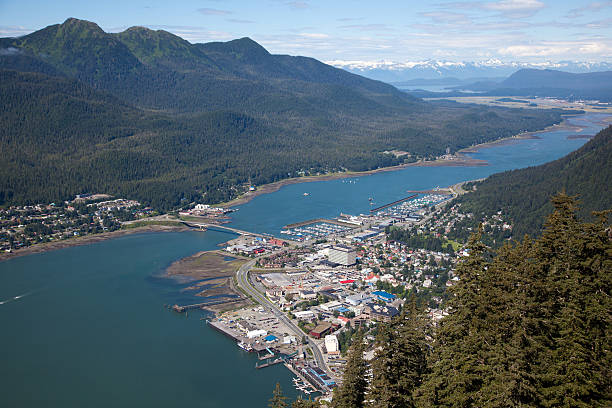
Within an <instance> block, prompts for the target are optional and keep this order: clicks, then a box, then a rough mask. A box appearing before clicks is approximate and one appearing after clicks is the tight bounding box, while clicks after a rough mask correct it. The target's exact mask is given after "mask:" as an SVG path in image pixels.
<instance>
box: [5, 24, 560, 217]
mask: <svg viewBox="0 0 612 408" xmlns="http://www.w3.org/2000/svg"><path fill="white" fill-rule="evenodd" d="M560 114H561V112H559V111H554V110H549V111H536V110H522V109H516V110H514V109H503V108H490V107H482V106H468V105H462V104H456V103H449V102H437V103H430V102H424V101H422V100H420V99H417V98H414V97H412V96H410V95H408V94H406V93H405V92H402V91H400V90H398V89H396V88H395V87H393V86H390V85H388V84H385V83H383V82H379V81H374V80H371V79H367V78H364V77H361V76H358V75H355V74H352V73H349V72H346V71H344V70H341V69H338V68H334V67H332V66H330V65H326V64H323V63H321V62H319V61H317V60H315V59H312V58H306V57H293V56H287V55H272V54H270V53H269V52H268V51H267V50H265V49H264V48H263V47H261V46H260V45H259V44H257V43H256V42H255V41H253V40H251V39H249V38H241V39H237V40H233V41H228V42H223V43H221V42H214V43H208V44H191V43H189V42H187V41H185V40H183V39H182V38H180V37H177V36H175V35H173V34H170V33H168V32H165V31H153V30H150V29H147V28H144V27H132V28H130V29H128V30H126V31H124V32H121V33H114V34H110V33H106V32H104V31H103V30H102V29H100V27H99V26H98V25H96V24H95V23H92V22H89V21H83V20H77V19H72V18H71V19H68V20H66V21H65V22H64V23H63V24H55V25H52V26H49V27H46V28H44V29H42V30H39V31H36V32H34V33H31V34H28V35H26V36H23V37H19V38H2V39H0V151H2V155H0V205H7V204H18V203H32V202H53V201H56V202H57V201H58V200H63V199H67V198H70V197H71V196H73V195H74V194H78V193H84V192H104V193H109V194H113V195H118V196H123V197H128V198H135V199H138V200H139V201H141V202H143V203H147V204H151V205H153V206H155V207H157V208H161V209H170V208H176V207H177V206H180V205H183V204H185V203H190V202H194V201H195V202H207V203H217V202H220V201H225V200H228V199H231V198H233V197H235V196H237V195H239V194H241V193H242V192H244V191H245V188H248V185H250V184H257V185H260V184H264V183H269V182H273V181H277V180H280V179H283V178H287V177H294V176H297V175H301V174H309V173H310V174H312V173H315V174H316V173H322V172H329V171H343V170H368V169H373V168H377V167H383V166H390V165H395V164H400V163H404V162H406V161H414V160H416V159H417V158H419V157H434V156H437V155H440V154H443V153H444V152H445V150H446V149H447V148H448V149H450V150H451V151H456V150H458V149H461V148H463V147H466V146H469V145H472V144H475V143H482V142H486V141H490V140H494V139H498V138H501V137H507V136H511V135H513V134H516V133H519V132H521V131H525V130H536V129H542V128H544V127H546V126H548V125H550V124H552V123H557V122H559V121H560V120H561V116H560ZM393 150H399V151H405V152H410V155H404V156H401V157H397V156H395V155H394V154H391V153H388V152H390V151H393ZM385 152H387V153H385Z"/></svg>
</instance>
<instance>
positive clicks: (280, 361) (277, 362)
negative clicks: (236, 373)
mask: <svg viewBox="0 0 612 408" xmlns="http://www.w3.org/2000/svg"><path fill="white" fill-rule="evenodd" d="M284 362H285V359H284V358H283V357H279V358H277V359H275V360H272V361H268V362H266V363H263V364H255V368H266V367H270V366H272V365H275V364H280V363H284Z"/></svg>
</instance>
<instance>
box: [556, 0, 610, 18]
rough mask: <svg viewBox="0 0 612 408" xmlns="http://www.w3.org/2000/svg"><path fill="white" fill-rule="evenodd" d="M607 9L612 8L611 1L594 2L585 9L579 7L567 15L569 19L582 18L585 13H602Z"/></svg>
mask: <svg viewBox="0 0 612 408" xmlns="http://www.w3.org/2000/svg"><path fill="white" fill-rule="evenodd" d="M607 7H612V1H610V0H608V1H594V2H591V3H589V4H587V5H586V6H584V7H578V8H575V9H572V10H570V11H569V12H568V13H567V17H569V18H577V17H582V16H583V15H584V13H585V12H588V13H594V12H598V11H601V10H602V9H604V8H607Z"/></svg>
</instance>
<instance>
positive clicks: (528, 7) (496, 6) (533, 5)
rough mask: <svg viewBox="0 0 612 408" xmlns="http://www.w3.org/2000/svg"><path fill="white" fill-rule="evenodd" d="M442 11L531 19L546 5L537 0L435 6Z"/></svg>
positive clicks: (507, 0) (465, 2) (501, 0)
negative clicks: (466, 11) (479, 11)
mask: <svg viewBox="0 0 612 408" xmlns="http://www.w3.org/2000/svg"><path fill="white" fill-rule="evenodd" d="M437 6H438V8H440V9H444V10H449V9H451V10H455V9H460V10H481V11H490V12H498V13H500V14H501V15H503V16H504V17H507V18H524V17H531V16H532V15H534V14H535V13H537V12H538V11H540V10H541V9H543V8H545V7H546V5H545V4H544V3H543V2H541V1H539V0H498V1H493V2H488V1H460V2H453V3H442V4H438V5H437Z"/></svg>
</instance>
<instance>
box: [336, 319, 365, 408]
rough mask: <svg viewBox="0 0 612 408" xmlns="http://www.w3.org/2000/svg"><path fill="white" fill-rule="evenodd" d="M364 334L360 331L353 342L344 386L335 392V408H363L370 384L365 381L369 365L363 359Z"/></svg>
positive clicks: (345, 372) (343, 382) (345, 371)
mask: <svg viewBox="0 0 612 408" xmlns="http://www.w3.org/2000/svg"><path fill="white" fill-rule="evenodd" d="M363 352H364V344H363V334H362V332H361V331H359V332H358V333H357V335H356V337H355V339H354V340H353V345H352V346H351V348H350V350H349V354H348V358H347V363H346V368H345V370H344V377H343V379H342V385H341V386H340V387H338V388H336V389H335V390H334V398H333V401H332V407H333V408H362V407H363V406H364V400H365V392H366V389H367V387H368V383H367V381H366V379H365V374H366V371H367V364H366V362H365V360H364V359H363Z"/></svg>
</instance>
